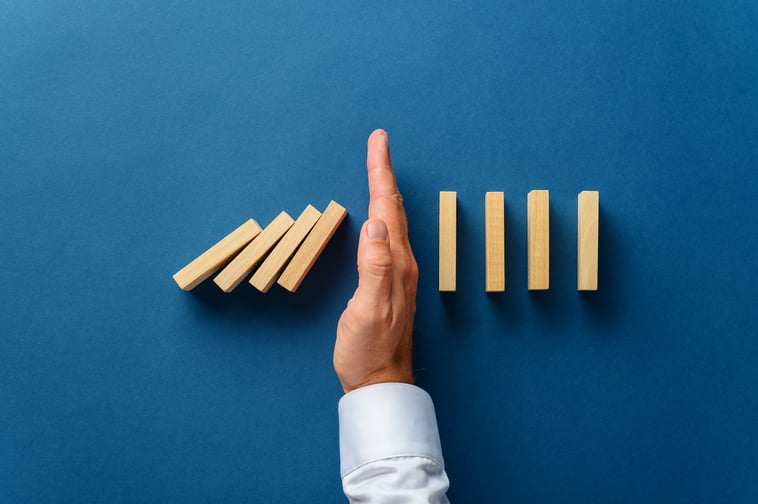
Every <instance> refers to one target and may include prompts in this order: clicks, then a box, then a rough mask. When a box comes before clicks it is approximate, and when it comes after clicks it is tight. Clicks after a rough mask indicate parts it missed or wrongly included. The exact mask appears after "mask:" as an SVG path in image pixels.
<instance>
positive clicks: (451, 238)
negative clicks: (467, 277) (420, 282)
mask: <svg viewBox="0 0 758 504" xmlns="http://www.w3.org/2000/svg"><path fill="white" fill-rule="evenodd" d="M457 206H458V205H457V193H456V192H455V191H440V223H439V224H440V236H439V240H440V241H439V255H440V257H439V265H440V271H439V290H440V292H454V291H455V279H456V271H455V266H456V227H457V220H458V219H457Z"/></svg>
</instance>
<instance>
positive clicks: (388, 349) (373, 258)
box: [334, 130, 418, 393]
mask: <svg viewBox="0 0 758 504" xmlns="http://www.w3.org/2000/svg"><path fill="white" fill-rule="evenodd" d="M366 166H367V168H368V188H369V207H368V220H367V221H366V222H365V223H364V224H363V228H362V229H361V236H360V241H359V243H358V288H357V289H356V291H355V293H354V294H353V298H352V299H351V300H350V301H348V303H347V308H346V309H345V311H344V312H343V313H342V317H340V321H339V323H338V325H337V341H336V343H335V345H334V369H335V371H336V372H337V376H338V377H339V379H340V382H341V383H342V388H343V389H344V390H345V393H347V392H350V391H351V390H354V389H357V388H359V387H364V386H366V385H371V384H374V383H382V382H404V383H413V381H414V380H413V316H414V315H415V313H416V286H417V284H418V266H417V265H416V259H415V258H414V257H413V251H412V250H411V244H410V243H409V241H408V222H407V220H406V217H405V210H404V209H403V198H402V196H400V191H399V190H398V188H397V182H396V180H395V173H394V172H393V171H392V163H391V161H390V153H389V145H388V141H387V133H386V132H384V131H382V130H376V131H374V132H373V133H371V136H369V139H368V154H367V157H366Z"/></svg>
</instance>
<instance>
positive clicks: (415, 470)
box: [339, 383, 449, 504]
mask: <svg viewBox="0 0 758 504" xmlns="http://www.w3.org/2000/svg"><path fill="white" fill-rule="evenodd" d="M339 421H340V472H341V474H342V488H343V490H344V492H345V495H346V496H347V498H348V500H349V501H350V502H351V503H359V502H370V503H377V504H405V503H433V504H447V503H448V502H449V501H448V499H447V497H446V496H445V492H446V491H447V488H448V486H449V482H448V479H447V474H445V464H444V461H443V460H442V448H441V446H440V437H439V432H438V431H437V418H436V416H435V414H434V404H432V398H431V397H429V394H427V393H426V392H424V391H423V390H421V389H420V388H418V387H416V386H414V385H409V384H407V383H379V384H376V385H369V386H367V387H361V388H359V389H356V390H353V391H351V392H349V393H347V394H345V395H344V396H343V397H342V399H340V402H339Z"/></svg>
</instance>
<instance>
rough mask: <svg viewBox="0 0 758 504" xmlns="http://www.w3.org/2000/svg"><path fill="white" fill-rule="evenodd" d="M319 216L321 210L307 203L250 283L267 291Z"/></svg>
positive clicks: (260, 289)
mask: <svg viewBox="0 0 758 504" xmlns="http://www.w3.org/2000/svg"><path fill="white" fill-rule="evenodd" d="M319 217H321V212H319V211H318V210H316V209H315V208H314V207H313V206H311V205H308V206H307V207H305V210H303V212H302V213H301V214H300V216H299V217H298V218H297V220H296V221H295V224H293V225H292V227H291V228H290V229H289V231H287V234H285V235H284V237H283V238H282V239H281V241H280V242H279V243H277V244H276V247H274V250H272V251H271V253H270V254H269V255H268V257H266V260H265V261H263V264H261V265H260V266H259V267H258V269H257V270H256V272H255V273H254V274H253V276H252V277H251V278H250V284H251V285H252V286H253V287H255V288H256V289H258V290H259V291H261V292H268V290H269V289H270V288H271V286H272V285H274V282H276V280H277V279H278V278H279V274H280V273H281V272H282V270H284V267H285V266H286V265H287V262H288V261H289V260H290V258H291V257H292V255H293V254H294V253H295V251H296V250H297V247H298V246H299V245H300V244H301V243H302V242H303V240H304V239H305V237H306V235H307V234H308V232H309V231H310V230H311V229H312V228H313V226H314V224H316V221H317V220H318V219H319Z"/></svg>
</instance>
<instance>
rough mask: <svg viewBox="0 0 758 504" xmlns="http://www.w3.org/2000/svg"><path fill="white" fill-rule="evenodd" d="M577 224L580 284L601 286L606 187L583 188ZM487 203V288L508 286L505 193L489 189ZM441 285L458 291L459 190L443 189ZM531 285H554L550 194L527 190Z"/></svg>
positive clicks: (585, 287)
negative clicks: (601, 216) (602, 209)
mask: <svg viewBox="0 0 758 504" xmlns="http://www.w3.org/2000/svg"><path fill="white" fill-rule="evenodd" d="M578 199H579V204H578V227H577V289H578V290H580V291H585V290H597V265H598V236H599V229H598V227H599V214H600V193H599V192H598V191H582V192H580V193H579V198H578ZM484 206H485V213H484V215H485V217H484V220H485V224H484V226H485V242H486V246H485V264H486V266H485V269H486V273H485V279H486V280H485V290H486V291H487V292H503V291H504V290H505V198H504V195H503V193H502V192H488V193H486V194H485V197H484ZM439 210H440V212H439V290H440V291H441V292H452V291H455V287H456V286H455V284H456V226H457V194H456V192H455V191H441V192H440V208H439ZM527 242H528V249H529V250H528V275H527V277H528V289H529V290H547V289H549V288H550V194H549V192H548V191H545V190H534V191H530V192H529V194H528V196H527Z"/></svg>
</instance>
